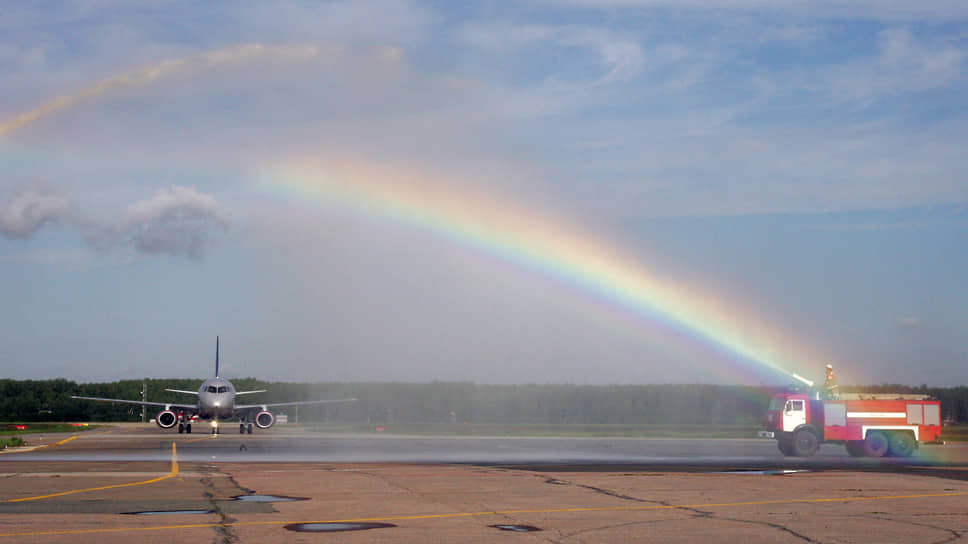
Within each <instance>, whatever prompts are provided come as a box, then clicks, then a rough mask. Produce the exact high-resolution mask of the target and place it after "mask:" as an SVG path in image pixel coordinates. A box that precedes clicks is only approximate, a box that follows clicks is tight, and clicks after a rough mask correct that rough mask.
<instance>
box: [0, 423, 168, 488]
mask: <svg viewBox="0 0 968 544" xmlns="http://www.w3.org/2000/svg"><path fill="white" fill-rule="evenodd" d="M68 440H71V439H70V438H68ZM65 442H66V441H65ZM175 476H178V454H177V452H176V450H175V443H174V442H172V443H171V472H169V473H168V474H165V475H164V476H160V477H158V478H152V479H151V480H145V481H143V482H131V483H127V484H115V485H105V486H102V487H88V488H86V489H75V490H73V491H62V492H60V493H51V494H50V495H39V496H37V497H23V498H21V499H6V500H3V501H0V502H26V501H36V500H40V499H49V498H51V497H62V496H64V495H73V494H75V493H85V492H87V491H101V490H103V489H116V488H119V487H133V486H136V485H145V484H153V483H155V482H160V481H162V480H167V479H168V478H173V477H175Z"/></svg>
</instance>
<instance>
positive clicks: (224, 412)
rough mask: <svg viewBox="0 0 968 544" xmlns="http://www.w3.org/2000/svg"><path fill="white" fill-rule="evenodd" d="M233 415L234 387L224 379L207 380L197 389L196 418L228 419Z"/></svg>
mask: <svg viewBox="0 0 968 544" xmlns="http://www.w3.org/2000/svg"><path fill="white" fill-rule="evenodd" d="M234 413H235V387H234V386H233V385H232V382H230V381H229V380H227V379H225V378H209V379H207V380H205V381H204V382H202V386H201V387H199V388H198V417H200V418H202V419H228V418H231V417H232V416H233V415H234Z"/></svg>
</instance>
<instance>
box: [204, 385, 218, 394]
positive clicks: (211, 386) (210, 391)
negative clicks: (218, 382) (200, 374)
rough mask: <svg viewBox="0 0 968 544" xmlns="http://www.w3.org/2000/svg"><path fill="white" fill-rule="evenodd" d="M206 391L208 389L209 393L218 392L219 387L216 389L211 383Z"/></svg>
mask: <svg viewBox="0 0 968 544" xmlns="http://www.w3.org/2000/svg"><path fill="white" fill-rule="evenodd" d="M206 391H208V392H209V393H217V392H218V389H216V388H215V386H214V385H210V386H208V389H206Z"/></svg>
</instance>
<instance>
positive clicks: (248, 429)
mask: <svg viewBox="0 0 968 544" xmlns="http://www.w3.org/2000/svg"><path fill="white" fill-rule="evenodd" d="M246 432H247V433H249V434H252V424H251V423H249V424H248V425H246Z"/></svg>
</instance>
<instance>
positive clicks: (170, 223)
mask: <svg viewBox="0 0 968 544" xmlns="http://www.w3.org/2000/svg"><path fill="white" fill-rule="evenodd" d="M228 227H229V220H228V216H227V214H226V213H225V212H224V211H223V210H222V209H221V207H220V206H219V205H218V202H216V200H215V197H213V196H212V195H206V194H202V193H199V192H198V191H197V190H195V189H193V188H191V187H179V186H171V187H166V188H164V189H160V190H158V191H156V192H155V194H154V196H152V197H151V198H149V199H147V200H141V201H138V202H134V203H132V204H131V205H129V206H128V208H127V210H125V212H124V216H123V218H122V220H121V224H120V231H121V235H122V236H123V237H125V238H127V239H128V240H130V243H131V244H132V245H133V246H134V248H135V249H136V250H137V251H139V252H143V253H162V254H167V255H175V256H189V257H200V256H201V255H202V254H203V253H204V251H205V249H206V245H207V243H208V242H209V238H210V237H211V235H212V233H213V232H215V231H219V230H223V231H224V230H226V229H228Z"/></svg>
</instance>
